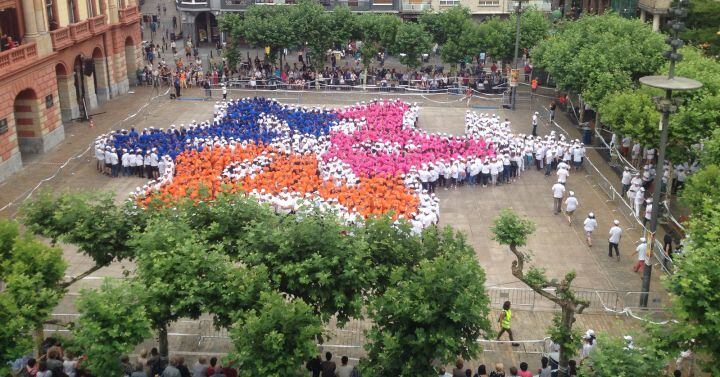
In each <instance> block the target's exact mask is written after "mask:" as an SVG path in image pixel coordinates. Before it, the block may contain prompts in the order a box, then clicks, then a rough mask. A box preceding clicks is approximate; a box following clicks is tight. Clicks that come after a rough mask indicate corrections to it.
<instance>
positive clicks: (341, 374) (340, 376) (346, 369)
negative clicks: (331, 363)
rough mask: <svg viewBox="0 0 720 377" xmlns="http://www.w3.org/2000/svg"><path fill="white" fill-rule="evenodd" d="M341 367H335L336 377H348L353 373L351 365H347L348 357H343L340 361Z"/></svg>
mask: <svg viewBox="0 0 720 377" xmlns="http://www.w3.org/2000/svg"><path fill="white" fill-rule="evenodd" d="M340 362H341V365H340V366H339V367H337V370H336V371H335V375H336V376H337V377H350V375H351V374H352V371H353V367H352V366H351V365H348V357H347V356H343V357H342V358H341V359H340Z"/></svg>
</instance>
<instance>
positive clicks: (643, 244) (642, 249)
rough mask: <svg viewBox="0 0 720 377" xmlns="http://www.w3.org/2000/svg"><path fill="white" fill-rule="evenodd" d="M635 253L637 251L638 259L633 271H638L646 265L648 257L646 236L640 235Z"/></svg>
mask: <svg viewBox="0 0 720 377" xmlns="http://www.w3.org/2000/svg"><path fill="white" fill-rule="evenodd" d="M635 253H637V258H638V259H637V262H635V266H634V267H633V272H638V271H639V270H640V269H641V268H642V267H643V266H644V265H645V260H646V259H647V240H646V239H645V237H640V241H639V242H638V246H637V247H636V248H635Z"/></svg>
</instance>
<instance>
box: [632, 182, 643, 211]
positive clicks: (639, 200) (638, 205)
mask: <svg viewBox="0 0 720 377" xmlns="http://www.w3.org/2000/svg"><path fill="white" fill-rule="evenodd" d="M633 201H634V203H633V204H634V205H635V207H634V209H635V217H640V208H641V207H642V205H643V203H645V189H644V188H642V187H640V188H639V189H638V191H637V193H636V194H635V199H633Z"/></svg>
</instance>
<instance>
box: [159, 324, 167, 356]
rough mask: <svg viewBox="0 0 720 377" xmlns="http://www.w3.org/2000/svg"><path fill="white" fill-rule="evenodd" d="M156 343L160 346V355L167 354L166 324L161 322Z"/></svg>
mask: <svg viewBox="0 0 720 377" xmlns="http://www.w3.org/2000/svg"><path fill="white" fill-rule="evenodd" d="M158 345H159V348H160V350H159V351H160V355H161V356H162V357H167V356H168V353H169V352H168V332H167V324H163V325H162V326H161V327H160V328H159V329H158Z"/></svg>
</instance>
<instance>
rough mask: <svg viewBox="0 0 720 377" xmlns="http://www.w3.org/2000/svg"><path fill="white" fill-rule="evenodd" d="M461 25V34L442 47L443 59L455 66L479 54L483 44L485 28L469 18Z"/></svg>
mask: <svg viewBox="0 0 720 377" xmlns="http://www.w3.org/2000/svg"><path fill="white" fill-rule="evenodd" d="M461 27H462V32H461V33H460V35H458V36H457V37H456V38H452V39H448V40H447V41H446V42H445V44H443V45H442V48H441V49H440V56H441V57H442V60H443V61H444V62H446V63H450V64H452V65H453V66H455V65H456V64H457V63H458V62H460V61H467V60H468V58H470V57H471V56H473V55H477V54H478V53H480V50H481V48H482V46H483V39H484V30H483V29H482V28H481V27H480V26H478V24H477V23H475V22H473V21H471V20H467V21H465V23H464V24H463V25H461Z"/></svg>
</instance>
